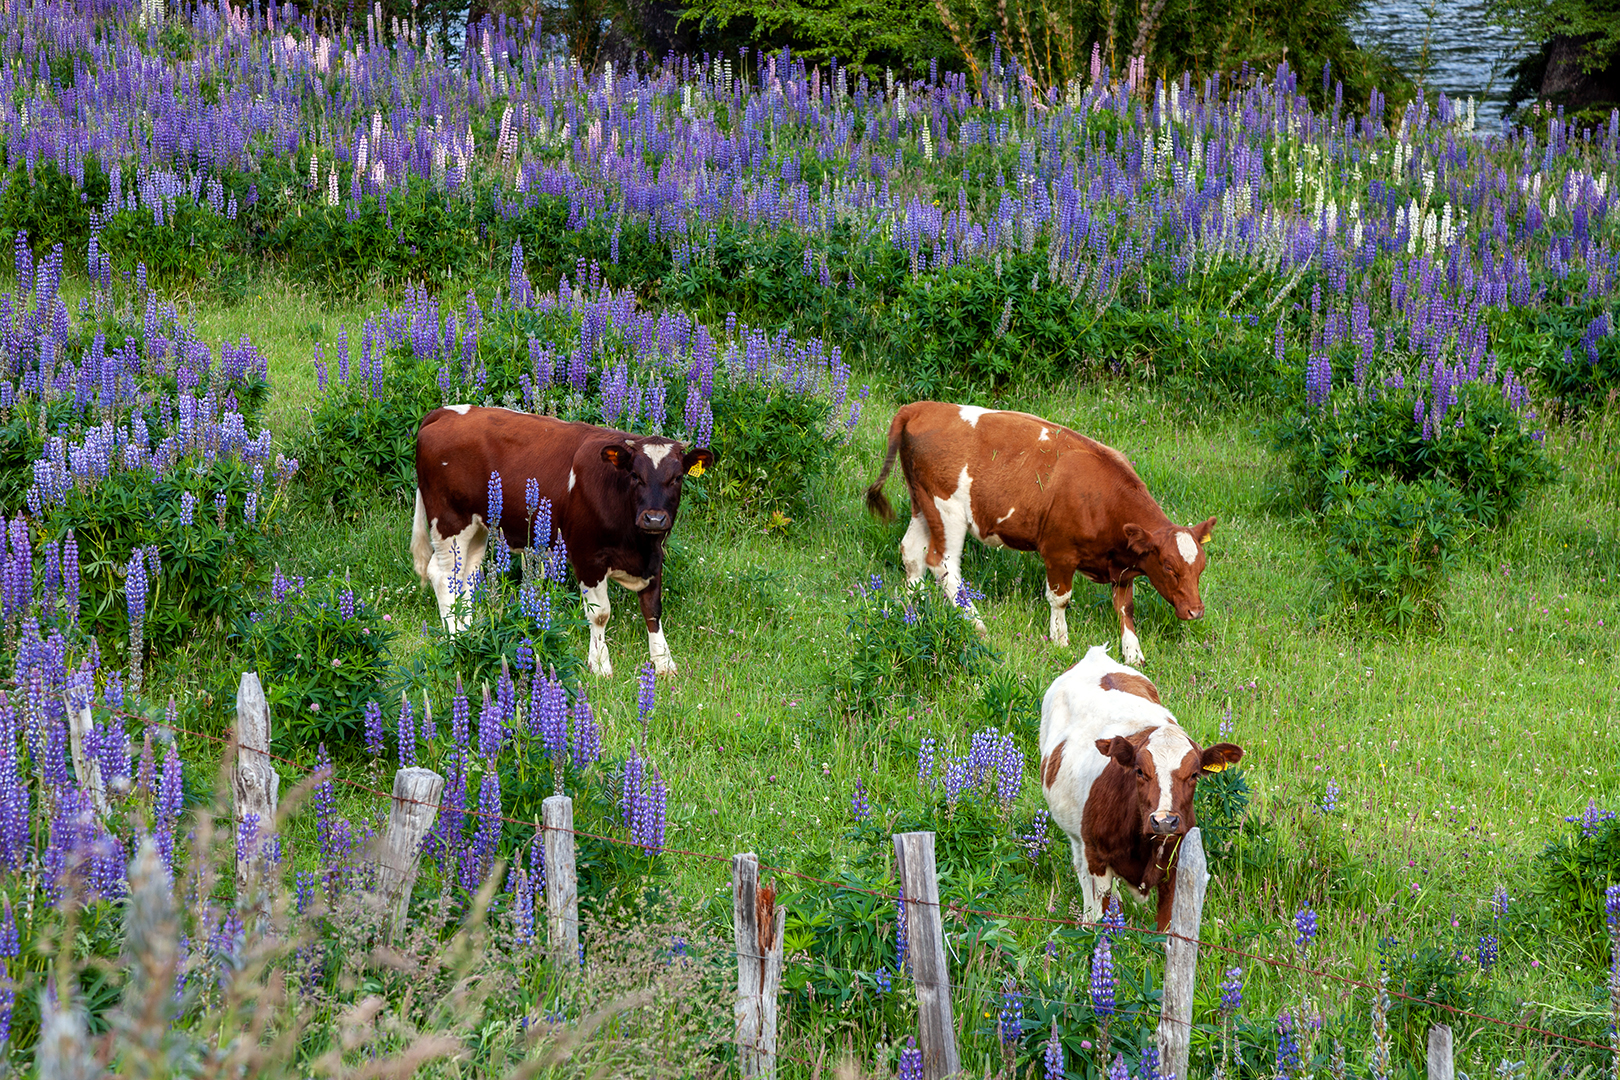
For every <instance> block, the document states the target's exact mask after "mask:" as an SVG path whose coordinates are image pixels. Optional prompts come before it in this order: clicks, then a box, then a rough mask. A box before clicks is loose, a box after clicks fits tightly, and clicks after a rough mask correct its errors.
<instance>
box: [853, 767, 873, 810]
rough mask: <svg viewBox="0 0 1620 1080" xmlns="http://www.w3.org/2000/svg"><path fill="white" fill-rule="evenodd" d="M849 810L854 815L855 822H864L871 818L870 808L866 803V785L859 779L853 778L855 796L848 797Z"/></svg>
mask: <svg viewBox="0 0 1620 1080" xmlns="http://www.w3.org/2000/svg"><path fill="white" fill-rule="evenodd" d="M849 808H850V810H851V811H852V812H853V813H854V815H855V820H856V821H865V820H866V819H867V818H869V817H871V816H872V808H871V806H869V805H868V804H867V802H866V785H865V784H863V783H861V778H860V777H858V776H857V777H856V778H855V794H854V795H852V796H850V800H849Z"/></svg>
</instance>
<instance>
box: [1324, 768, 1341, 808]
mask: <svg viewBox="0 0 1620 1080" xmlns="http://www.w3.org/2000/svg"><path fill="white" fill-rule="evenodd" d="M1338 807H1339V785H1338V782H1337V781H1335V780H1334V779H1333V778H1332V777H1331V776H1330V777H1328V782H1327V790H1325V791H1324V792H1323V793H1322V813H1324V814H1331V813H1333V811H1335V810H1337V809H1338Z"/></svg>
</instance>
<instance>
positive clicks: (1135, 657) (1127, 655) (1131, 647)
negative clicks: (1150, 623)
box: [1119, 630, 1147, 667]
mask: <svg viewBox="0 0 1620 1080" xmlns="http://www.w3.org/2000/svg"><path fill="white" fill-rule="evenodd" d="M1119 645H1120V648H1119V651H1120V655H1121V657H1122V658H1123V659H1124V661H1125V662H1126V663H1127V664H1129V665H1131V666H1132V667H1138V666H1140V665H1141V663H1142V661H1143V660H1145V659H1147V658H1146V657H1144V656H1143V655H1142V643H1141V642H1139V641H1137V640H1136V633H1135V632H1134V631H1131V630H1126V631H1125V632H1124V633H1122V634H1120V642H1119Z"/></svg>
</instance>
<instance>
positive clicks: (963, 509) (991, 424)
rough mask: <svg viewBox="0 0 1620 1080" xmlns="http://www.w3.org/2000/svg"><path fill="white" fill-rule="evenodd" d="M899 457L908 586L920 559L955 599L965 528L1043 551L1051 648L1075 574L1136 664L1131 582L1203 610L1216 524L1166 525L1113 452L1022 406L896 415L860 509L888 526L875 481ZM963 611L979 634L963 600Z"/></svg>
mask: <svg viewBox="0 0 1620 1080" xmlns="http://www.w3.org/2000/svg"><path fill="white" fill-rule="evenodd" d="M897 457H898V458H899V459H900V466H901V468H902V469H903V470H904V471H905V476H906V486H907V487H909V488H910V489H911V515H912V516H911V528H909V529H907V530H906V535H905V538H904V539H902V540H901V541H900V558H901V560H902V561H903V562H904V563H905V566H906V576H907V578H908V579H909V580H910V581H911V582H912V583H913V584H915V583H916V582H919V581H921V580H922V575H923V567H924V565H926V566H927V567H928V569H929V570H931V571H933V573H934V576H935V577H936V578H938V579H939V583H940V585H941V586H942V587H943V588H944V590H945V595H946V596H947V597H949V598H950V599H951V600H955V599H956V597H957V591H958V589H959V587H960V585H961V581H962V544H963V542H964V540H965V538H966V536H967V534H968V533H969V532H972V533H973V536H974V538H975V539H978V540H980V541H982V542H984V543H985V544H987V545H989V546H990V547H1010V548H1014V549H1016V550H1018V551H1034V552H1038V553H1039V554H1040V556H1041V559H1042V560H1043V561H1044V562H1045V563H1046V600H1047V602H1048V603H1049V604H1050V605H1051V606H1052V621H1051V630H1050V633H1051V637H1052V640H1053V641H1054V642H1056V643H1057V644H1059V645H1068V643H1069V623H1068V617H1067V615H1066V614H1065V609H1066V608H1067V607H1068V606H1069V600H1070V599H1071V598H1072V596H1073V587H1074V574H1075V571H1076V570H1078V571H1079V572H1080V573H1082V574H1084V575H1085V576H1086V577H1087V578H1088V579H1090V580H1091V581H1094V582H1096V583H1098V584H1099V585H1101V584H1108V585H1112V586H1113V588H1114V607H1115V609H1116V610H1118V612H1119V619H1120V630H1121V635H1120V636H1121V639H1122V652H1123V654H1124V657H1125V660H1126V662H1127V663H1132V664H1139V663H1141V662H1142V648H1141V645H1140V644H1139V643H1138V642H1137V639H1136V622H1135V611H1134V605H1133V603H1132V598H1131V582H1132V581H1134V580H1135V579H1136V578H1138V577H1143V576H1145V577H1146V578H1147V579H1148V581H1150V582H1152V584H1153V587H1154V588H1155V589H1157V590H1159V595H1160V596H1163V597H1164V598H1165V599H1166V600H1168V601H1169V602H1170V606H1171V607H1173V608H1175V611H1176V615H1177V616H1178V617H1180V618H1183V619H1199V618H1202V617H1203V615H1204V602H1203V600H1202V599H1201V598H1200V597H1199V595H1198V576H1199V574H1201V573H1203V570H1204V563H1205V561H1206V560H1205V556H1204V545H1205V544H1206V543H1208V542H1209V538H1210V534H1211V533H1212V532H1213V531H1214V529H1215V519H1214V518H1210V519H1209V520H1208V521H1206V522H1204V523H1203V524H1201V525H1194V526H1192V527H1190V528H1183V527H1182V526H1180V525H1177V524H1175V523H1173V522H1172V521H1171V520H1170V519H1169V518H1167V517H1165V515H1164V511H1163V510H1161V509H1159V504H1158V503H1157V502H1155V501H1154V500H1153V496H1152V495H1149V494H1148V490H1147V487H1146V486H1145V485H1144V484H1143V483H1142V481H1141V479H1140V478H1139V477H1138V476H1137V475H1136V470H1134V469H1132V468H1131V464H1130V462H1128V461H1126V460H1125V456H1124V455H1123V454H1121V453H1120V452H1119V451H1117V450H1114V449H1112V448H1111V447H1107V446H1104V445H1103V444H1102V443H1100V442H1097V441H1096V440H1094V439H1088V438H1086V437H1085V436H1084V435H1080V434H1078V433H1076V432H1073V431H1070V430H1069V429H1068V428H1066V427H1062V426H1060V425H1058V424H1054V423H1052V422H1051V421H1050V420H1042V419H1041V418H1040V417H1038V416H1031V415H1029V414H1028V413H1020V412H1003V411H1000V410H996V409H981V408H977V407H975V406H972V405H948V404H945V403H944V402H939V401H917V402H913V403H912V404H910V405H907V406H904V407H903V408H902V409H901V410H900V411H899V412H897V413H895V414H894V420H893V422H891V423H890V424H889V453H888V456H887V457H886V458H885V459H884V461H883V471H882V472H880V473H878V478H877V480H876V481H874V482H873V484H872V486H871V487H870V488H868V489H867V492H866V505H867V506H868V507H869V508H870V509H871V510H872V512H873V513H875V514H877V515H878V516H879V517H881V518H883V519H884V520H885V521H891V520H893V518H894V508H893V507H892V506H890V505H889V500H888V498H887V497H886V496H885V495H884V494H883V482H884V481H885V480H887V479H888V477H889V472H890V470H891V469H893V468H894V462H895V458H897ZM963 606H964V608H965V609H966V610H967V613H968V615H969V616H970V617H971V618H972V619H973V621H974V625H975V626H977V627H978V628H979V629H980V630H983V629H984V623H983V622H981V621H980V620H979V617H978V615H977V613H975V612H974V611H973V609H972V606H971V604H964V605H963Z"/></svg>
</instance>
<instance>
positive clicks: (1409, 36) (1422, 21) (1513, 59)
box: [1350, 0, 1528, 131]
mask: <svg viewBox="0 0 1620 1080" xmlns="http://www.w3.org/2000/svg"><path fill="white" fill-rule="evenodd" d="M1350 29H1351V32H1352V33H1353V34H1354V35H1355V38H1356V41H1357V43H1358V44H1361V45H1364V46H1369V47H1372V48H1376V49H1380V50H1382V51H1383V52H1384V53H1385V54H1386V55H1387V56H1388V57H1389V58H1390V59H1391V60H1393V61H1394V62H1395V63H1396V65H1397V66H1398V67H1400V69H1401V70H1402V71H1404V72H1406V73H1407V74H1408V75H1410V76H1411V77H1412V78H1413V79H1414V80H1418V81H1421V82H1422V83H1423V84H1424V86H1425V87H1427V88H1428V89H1430V90H1439V91H1443V92H1444V93H1445V95H1446V96H1447V97H1449V98H1454V99H1456V100H1458V101H1465V100H1467V99H1468V98H1469V97H1473V98H1474V99H1475V100H1476V101H1477V102H1478V113H1477V117H1478V122H1479V126H1480V128H1482V129H1487V130H1492V131H1495V130H1497V129H1498V126H1499V122H1500V120H1501V117H1502V113H1503V110H1504V109H1505V108H1506V107H1507V92H1508V88H1509V86H1511V85H1512V82H1513V80H1512V77H1511V76H1510V75H1509V74H1508V69H1509V68H1511V67H1512V66H1513V65H1514V64H1516V63H1518V61H1519V60H1520V59H1521V58H1522V57H1523V56H1524V55H1525V53H1526V52H1527V51H1528V50H1526V49H1525V48H1524V47H1523V46H1522V45H1520V43H1519V42H1518V41H1516V40H1515V39H1514V37H1513V35H1512V34H1510V33H1508V32H1507V31H1505V30H1503V29H1502V28H1501V27H1499V26H1496V25H1495V24H1494V23H1492V22H1491V20H1490V18H1489V17H1488V16H1487V15H1486V13H1485V4H1484V2H1483V0H1434V2H1433V3H1428V2H1424V0H1368V3H1367V9H1366V11H1365V13H1364V14H1363V15H1362V16H1361V17H1360V18H1359V19H1357V20H1355V21H1354V22H1353V23H1351V25H1350Z"/></svg>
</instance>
